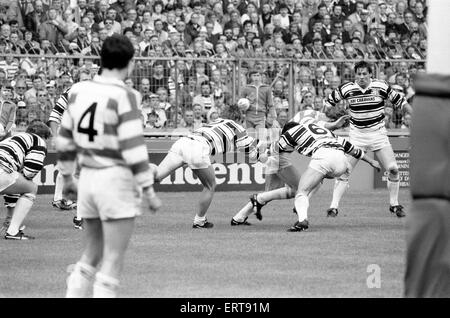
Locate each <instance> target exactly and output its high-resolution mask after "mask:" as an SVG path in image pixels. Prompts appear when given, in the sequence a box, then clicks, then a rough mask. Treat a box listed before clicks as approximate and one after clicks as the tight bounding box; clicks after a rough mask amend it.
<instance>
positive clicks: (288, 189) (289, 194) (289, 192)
mask: <svg viewBox="0 0 450 318" xmlns="http://www.w3.org/2000/svg"><path fill="white" fill-rule="evenodd" d="M295 192H296V190H294V189H292V188H291V187H288V186H287V187H286V193H287V198H288V199H290V198H293V197H294V196H295Z"/></svg>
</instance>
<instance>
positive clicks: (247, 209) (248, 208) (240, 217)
mask: <svg viewBox="0 0 450 318" xmlns="http://www.w3.org/2000/svg"><path fill="white" fill-rule="evenodd" d="M252 212H253V204H252V203H251V202H248V203H247V204H246V205H245V206H244V207H243V208H242V209H241V210H240V211H239V212H238V213H236V215H235V216H233V219H234V220H235V221H237V222H244V220H245V218H247V217H248V216H249V215H250V214H252Z"/></svg>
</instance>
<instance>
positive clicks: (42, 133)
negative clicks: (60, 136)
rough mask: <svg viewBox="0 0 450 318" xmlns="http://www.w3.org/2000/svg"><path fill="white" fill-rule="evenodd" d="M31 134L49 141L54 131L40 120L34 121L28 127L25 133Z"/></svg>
mask: <svg viewBox="0 0 450 318" xmlns="http://www.w3.org/2000/svg"><path fill="white" fill-rule="evenodd" d="M25 132H27V133H29V134H35V135H38V136H39V137H41V138H43V139H48V138H50V137H51V136H52V131H51V129H50V127H48V126H47V125H46V124H44V123H43V122H42V121H40V120H39V119H33V120H32V121H31V122H30V124H29V125H28V128H27V130H26V131H25Z"/></svg>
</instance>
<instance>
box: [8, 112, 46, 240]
mask: <svg viewBox="0 0 450 318" xmlns="http://www.w3.org/2000/svg"><path fill="white" fill-rule="evenodd" d="M50 136H51V130H50V128H49V127H48V126H47V125H45V124H44V123H43V122H41V121H39V120H34V121H32V122H31V123H30V124H29V125H28V128H27V130H26V131H25V132H22V133H18V134H16V135H14V136H12V137H9V138H6V139H5V140H2V141H1V142H0V194H3V195H11V196H12V197H11V199H13V198H15V199H13V201H11V202H10V203H11V204H12V205H13V206H14V207H12V206H11V209H10V208H8V216H7V220H5V222H4V224H3V228H4V229H5V231H6V232H5V236H4V238H5V239H7V240H29V239H34V237H32V236H30V235H26V234H25V233H24V232H23V224H22V223H23V221H24V220H25V218H26V216H27V215H28V212H29V211H30V209H31V207H32V206H33V203H34V200H35V199H36V193H37V190H38V186H37V184H35V183H34V182H33V178H34V177H35V176H36V174H37V173H39V172H40V171H41V170H42V168H43V167H44V160H45V157H46V156H47V139H48V138H50Z"/></svg>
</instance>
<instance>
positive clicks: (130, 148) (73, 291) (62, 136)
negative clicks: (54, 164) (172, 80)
mask: <svg viewBox="0 0 450 318" xmlns="http://www.w3.org/2000/svg"><path fill="white" fill-rule="evenodd" d="M133 55H134V48H133V45H132V43H131V42H130V40H129V39H128V38H127V37H125V36H121V35H112V36H111V37H108V38H107V39H106V40H105V41H104V42H103V45H102V49H101V53H100V56H101V65H102V72H101V75H97V76H95V78H94V79H93V80H92V81H84V82H80V83H77V84H75V85H73V86H72V88H71V90H70V94H69V103H68V107H67V110H66V111H65V112H64V115H63V118H62V121H61V128H60V130H59V135H58V138H57V140H56V148H57V151H58V156H59V157H58V165H59V167H60V173H61V174H62V176H63V178H64V186H63V194H64V195H65V196H66V197H67V198H68V199H72V200H73V199H75V198H76V196H77V194H78V212H79V214H80V216H81V217H82V218H83V220H84V224H85V231H84V232H85V235H86V246H85V249H84V251H83V254H82V256H81V258H80V259H79V261H78V262H77V263H76V264H75V266H74V268H73V271H72V272H71V274H70V276H69V277H68V279H67V292H66V297H87V296H89V294H90V292H91V290H92V287H93V296H94V297H100V298H110V297H116V295H117V288H118V286H119V278H120V274H121V272H122V268H123V262H124V255H125V252H126V249H127V246H128V243H129V241H130V238H131V235H132V232H133V227H134V222H135V218H136V217H137V216H138V215H140V214H141V213H142V212H141V199H142V197H143V198H144V199H146V201H147V204H148V208H149V210H151V211H156V210H157V209H159V207H160V206H161V201H160V200H159V198H158V197H157V196H156V195H155V192H154V190H153V180H154V171H152V170H151V167H150V166H149V158H148V152H147V147H146V144H145V141H144V137H143V130H142V123H141V118H140V116H141V111H140V109H139V102H140V100H141V96H140V93H139V92H138V91H136V90H133V89H130V88H128V87H126V85H125V84H124V82H123V80H124V79H125V78H126V77H127V76H129V74H130V73H131V72H132V70H133V66H134V62H133V61H132V58H133ZM77 159H78V161H79V164H80V165H81V171H80V178H79V180H78V183H75V182H74V180H73V172H74V169H75V161H76V160H77Z"/></svg>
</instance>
